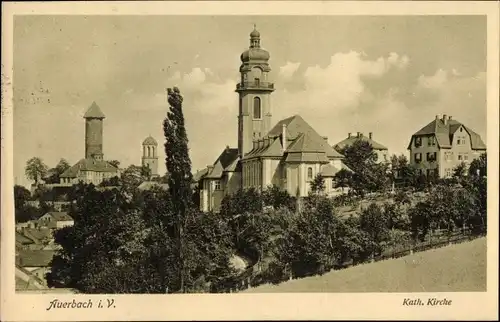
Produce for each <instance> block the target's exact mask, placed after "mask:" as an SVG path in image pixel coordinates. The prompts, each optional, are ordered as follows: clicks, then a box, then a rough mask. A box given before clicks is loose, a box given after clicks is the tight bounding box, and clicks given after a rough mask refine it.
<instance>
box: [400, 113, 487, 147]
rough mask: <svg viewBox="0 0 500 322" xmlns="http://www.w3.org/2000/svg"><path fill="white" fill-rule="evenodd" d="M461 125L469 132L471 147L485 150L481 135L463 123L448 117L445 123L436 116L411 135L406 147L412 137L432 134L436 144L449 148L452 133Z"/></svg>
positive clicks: (409, 145)
mask: <svg viewBox="0 0 500 322" xmlns="http://www.w3.org/2000/svg"><path fill="white" fill-rule="evenodd" d="M461 127H463V128H464V129H465V131H466V132H467V133H468V134H469V137H470V142H471V149H473V150H486V144H484V142H483V140H482V139H481V136H480V135H479V134H477V133H476V132H474V131H473V130H472V129H470V128H469V127H467V126H465V125H464V124H463V123H461V122H459V121H457V120H453V119H448V120H446V124H445V123H444V122H443V119H441V118H438V117H436V118H435V119H434V120H433V121H432V122H430V123H429V124H427V125H426V126H424V127H423V128H421V129H420V130H419V131H417V132H416V133H415V134H413V135H412V137H411V140H410V143H409V144H408V149H410V147H411V143H412V141H413V138H414V137H416V136H429V135H434V136H435V137H436V141H437V144H438V145H439V147H441V148H451V144H452V142H453V137H454V134H455V133H456V132H457V131H458V129H460V128H461Z"/></svg>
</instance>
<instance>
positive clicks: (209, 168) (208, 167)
mask: <svg viewBox="0 0 500 322" xmlns="http://www.w3.org/2000/svg"><path fill="white" fill-rule="evenodd" d="M213 168H214V166H213V165H207V169H208V173H210V172H212V170H213Z"/></svg>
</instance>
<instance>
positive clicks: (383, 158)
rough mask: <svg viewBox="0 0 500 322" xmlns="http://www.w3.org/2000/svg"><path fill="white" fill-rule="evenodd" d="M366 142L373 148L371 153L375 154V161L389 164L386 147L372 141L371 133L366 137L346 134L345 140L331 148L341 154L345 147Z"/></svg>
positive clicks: (361, 134)
mask: <svg viewBox="0 0 500 322" xmlns="http://www.w3.org/2000/svg"><path fill="white" fill-rule="evenodd" d="M360 140H361V141H366V142H368V143H370V145H371V146H372V148H373V152H375V155H376V158H377V159H376V161H377V162H379V163H381V162H389V161H390V157H389V150H388V149H387V147H386V146H385V145H383V144H380V143H379V142H377V141H375V140H374V139H373V132H370V133H368V136H366V135H364V134H363V133H361V132H358V133H357V134H356V135H352V134H351V133H348V134H347V138H345V139H343V140H342V141H340V142H338V143H337V144H335V145H334V146H333V148H334V149H335V150H336V151H338V152H341V151H342V150H343V149H344V148H346V147H347V146H350V145H352V144H354V142H356V141H360Z"/></svg>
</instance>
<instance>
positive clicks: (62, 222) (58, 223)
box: [38, 211, 75, 229]
mask: <svg viewBox="0 0 500 322" xmlns="http://www.w3.org/2000/svg"><path fill="white" fill-rule="evenodd" d="M74 224H75V221H74V220H73V218H71V216H70V215H68V213H67V212H57V211H51V212H48V213H46V214H45V215H43V216H41V217H40V218H38V225H39V227H47V228H50V229H60V228H64V227H69V226H73V225H74Z"/></svg>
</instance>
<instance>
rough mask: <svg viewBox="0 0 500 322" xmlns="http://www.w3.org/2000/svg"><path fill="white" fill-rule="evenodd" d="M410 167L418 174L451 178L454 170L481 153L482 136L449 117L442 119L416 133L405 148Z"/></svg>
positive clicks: (484, 147)
mask: <svg viewBox="0 0 500 322" xmlns="http://www.w3.org/2000/svg"><path fill="white" fill-rule="evenodd" d="M408 150H409V152H410V164H411V165H413V166H415V167H417V169H419V171H420V173H421V174H425V175H428V176H431V175H432V176H439V177H441V178H444V177H450V176H452V175H453V169H454V168H455V167H456V166H457V165H459V164H460V163H462V162H464V163H465V164H466V165H468V164H470V162H471V161H472V160H474V159H476V158H478V157H479V156H480V155H481V154H482V153H485V152H486V145H485V144H484V142H483V140H482V139H481V136H480V135H479V134H477V133H476V132H474V131H473V130H472V129H471V128H469V127H467V126H465V125H464V124H463V123H461V122H459V121H457V120H454V119H453V118H452V117H451V116H447V115H443V116H442V118H440V117H439V115H436V118H435V119H434V120H433V121H431V122H430V123H429V124H427V125H426V126H424V127H423V128H421V129H420V130H419V131H417V132H415V134H413V135H412V136H411V138H410V143H409V144H408Z"/></svg>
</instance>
